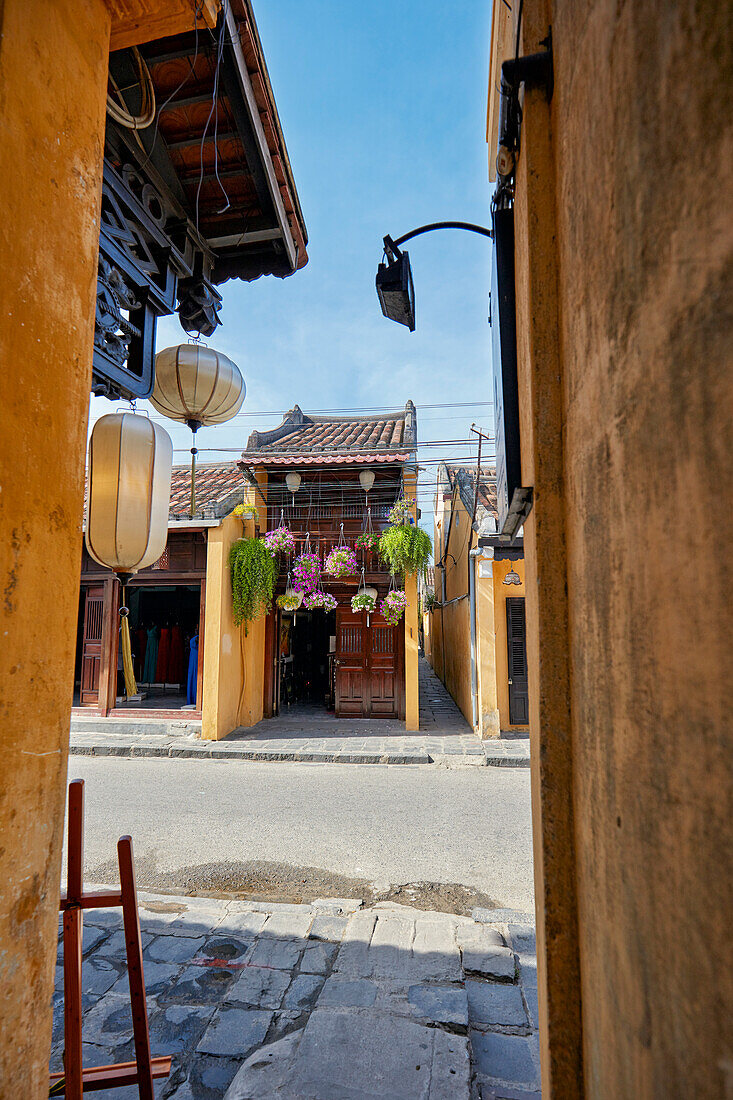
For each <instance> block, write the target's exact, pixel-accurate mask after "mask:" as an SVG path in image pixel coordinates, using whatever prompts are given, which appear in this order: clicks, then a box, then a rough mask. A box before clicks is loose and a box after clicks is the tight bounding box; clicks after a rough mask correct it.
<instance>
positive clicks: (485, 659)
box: [426, 489, 524, 738]
mask: <svg viewBox="0 0 733 1100" xmlns="http://www.w3.org/2000/svg"><path fill="white" fill-rule="evenodd" d="M451 514H452V517H453V518H452V522H450V536H448V528H449V520H450V516H451ZM470 519H471V517H470V515H469V513H468V511H467V509H466V507H465V505H464V504H463V501H462V500H461V498H460V495H459V493H458V490H457V489H456V490H455V491H454V494H453V498H452V500H451V501H450V502H445V503H443V502H441V503H440V504H439V505H438V509H437V511H436V518H435V546H436V555H437V554H439V553H440V547H441V545H443V544H444V543H445V539H446V538H448V547H447V553H445V552H444V563H445V564H444V570H445V589H446V591H445V596H446V604H445V606H443V607H439V606H436V607H435V609H434V610H433V612H432V613H431V614H429V615H426V619H429V620H430V626H429V630H428V633H429V634H430V651H429V654H428V653H427V652H426V656H428V659H429V660H430V663H431V665H432V667H433V669H434V670H435V673H436V675H437V676H438V677H439V678H440V679H441V680H442V681H443V683H444V684H445V685H446V687H447V688H448V691H449V692H450V693H451V695H452V696H453V698H454V699H455V701H456V703H457V704H458V706H459V707H460V709H461V712H462V713H463V716H464V718H465V719H466V721H467V722H468V723H469V725H470V724H471V723H472V719H473V708H472V701H471V622H470V604H469V599H468V560H469V552H470V550H471V549H473V548H474V547H475V546H476V545H477V543H478V536H477V535H476V532H475V531H473V530H472V529H471V525H470ZM441 538H442V540H443V541H442V542H441ZM454 558H455V561H454V560H453V559H454ZM481 560H482V559H480V558H479V559H477V562H476V564H475V566H474V568H475V578H476V643H477V681H478V683H477V687H478V697H477V712H478V725H477V731H476V732H477V733H480V736H481V737H483V738H486V737H498V736H499V735H500V732H501V730H502V729H509V728H521V727H510V726H509V710H508V706H509V702H508V684H507V683H506V677H507V671H506V668H507V657H506V618H504V627H503V636H502V634H501V621H500V620H501V616H502V615H504V616H505V617H506V611H505V608H504V603H503V601H504V600H505V598H506V589H505V590H504V592H502V591H501V588H500V587H499V588H497V583H496V580H495V579H493V578H492V576H487V577H482V576H481V575H480V573H481V570H480V568H479V562H480V561H481ZM483 560H487V559H486V558H484V559H483ZM503 564H504V563H493V570H496V568H497V565H503ZM442 572H443V569H441V568H439V567H436V570H435V598H436V601H438V602H440V600H441V598H442V580H441V576H442ZM520 575H521V574H520ZM503 576H504V571H502V570H501V569H500V570H499V577H500V580H499V585H500V583H501V579H502V578H503ZM512 591H513V593H515V594H517V595H522V594H523V593H524V589H523V588H521V589H520V588H519V586H516V587H513V590H512ZM458 597H464V598H462V599H458ZM454 599H456V602H455V603H451V602H450V601H451V600H454ZM497 630H498V634H497ZM502 646H503V650H502V649H501V647H502ZM502 652H503V664H502V659H501V658H502ZM502 676H503V677H504V681H503V684H502V681H501V679H500V677H502ZM502 687H503V700H504V713H503V714H502V711H501V699H502Z"/></svg>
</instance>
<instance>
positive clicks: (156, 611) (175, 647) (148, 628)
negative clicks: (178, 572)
mask: <svg viewBox="0 0 733 1100" xmlns="http://www.w3.org/2000/svg"><path fill="white" fill-rule="evenodd" d="M127 591H128V606H129V608H130V618H129V622H130V640H131V642H132V661H133V667H134V669H135V679H136V681H137V687H138V693H139V694H140V695H143V694H145V696H146V697H145V698H144V701H142V705H143V706H144V707H156V708H158V707H170V708H171V709H173V710H175V709H177V708H178V707H195V706H196V687H197V679H198V634H199V613H200V607H201V587H200V585H198V584H177V585H154V586H153V585H150V586H148V585H140V587H134V586H131V587H130V588H128V590H127ZM117 665H118V691H117V695H118V702H117V705H118V706H125V705H129V704H128V701H127V699H126V698H125V695H124V688H123V681H122V677H121V669H120V661H119V660H118V662H117ZM120 696H122V699H121V700H120Z"/></svg>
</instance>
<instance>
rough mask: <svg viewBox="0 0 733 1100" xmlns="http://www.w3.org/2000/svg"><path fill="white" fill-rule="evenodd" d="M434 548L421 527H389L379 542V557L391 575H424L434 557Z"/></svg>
mask: <svg viewBox="0 0 733 1100" xmlns="http://www.w3.org/2000/svg"><path fill="white" fill-rule="evenodd" d="M432 551H433V546H432V543H431V541H430V538H429V536H428V535H427V534H426V533H425V531H423V529H422V528H421V527H412V526H409V527H402V526H399V527H388V528H387V529H386V531H384V532H383V534H382V537H381V538H380V540H379V555H380V557H381V558H382V559H383V560H384V561H385V562H386V563H387V566H388V568H389V571H390V573H394V574H395V576H397V575H399V576H403V575H404V574H405V573H423V572H424V571H425V569H426V567H427V564H428V562H429V561H430V558H431V556H432Z"/></svg>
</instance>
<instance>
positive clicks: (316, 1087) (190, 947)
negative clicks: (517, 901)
mask: <svg viewBox="0 0 733 1100" xmlns="http://www.w3.org/2000/svg"><path fill="white" fill-rule="evenodd" d="M530 921H531V918H530V917H528V916H526V915H522V914H517V913H515V912H514V911H511V910H474V912H473V917H472V918H471V917H457V916H452V915H449V914H443V913H434V912H430V913H425V912H420V911H418V910H414V909H410V908H407V907H405V906H399V905H395V904H391V903H380V904H378V905H376V906H374V907H373V908H370V909H362V908H361V903H360V902H359V901H354V900H352V899H338V898H331V899H324V900H321V901H316V902H313V903H312V904H311V905H276V904H270V903H262V904H259V903H253V902H233V901H220V900H216V899H209V898H191V897H172V896H169V895H155V894H141V895H140V924H141V929H142V934H143V947H144V958H145V982H146V989H147V994H148V1012H149V1019H150V1035H151V1043H152V1049H153V1054H154V1055H161V1054H172V1055H173V1069H172V1073H171V1077H170V1078H169V1080H168V1081H161V1082H158V1083H157V1086H156V1097H157V1098H159V1100H163V1098H166V1100H167V1098H172V1100H221V1098H222V1097H226V1100H250V1098H255V1097H259V1098H273V1100H274V1098H277V1097H282V1098H283V1100H284V1098H286V1097H287V1098H288V1100H357V1098H359V1100H360V1098H362V1097H363V1098H371V1100H412V1098H415V1100H418V1098H419V1100H449V1098H450V1100H469V1098H470V1100H498V1098H501V1097H506V1098H510V1100H529V1098H530V1097H533V1098H536V1097H539V1068H538V1067H539V1060H538V1057H539V1056H538V1040H537V978H536V961H535V938H534V927H533V925H532V924H531V923H530ZM83 950H84V961H83V966H82V981H83V1005H84V1015H83V1029H82V1035H83V1039H84V1059H85V1064H86V1065H90V1066H92V1065H100V1064H105V1063H108V1062H111V1061H126V1060H129V1059H131V1058H132V1057H133V1056H134V1055H133V1045H132V1020H131V1016H130V1008H129V998H128V988H127V976H126V972H125V963H124V957H125V956H124V937H123V933H122V925H121V916H120V915H119V913H118V911H117V910H96V911H90V912H88V913H86V914H85V917H84V941H83ZM61 958H62V955H61V945H60V946H59V963H60V962H61ZM62 973H63V970H62V967H61V966H60V965H59V966H57V971H56V977H57V989H56V992H55V994H54V1025H53V1048H52V1058H51V1068H52V1069H58V1068H61V1058H62V1047H63V994H62V986H61V982H62ZM136 1095H137V1091H136V1088H135V1087H134V1086H132V1087H128V1088H124V1089H122V1088H121V1089H115V1090H109V1091H107V1092H105V1096H106V1097H108V1098H109V1100H123V1098H124V1100H128V1098H129V1100H132V1098H133V1097H134V1096H136Z"/></svg>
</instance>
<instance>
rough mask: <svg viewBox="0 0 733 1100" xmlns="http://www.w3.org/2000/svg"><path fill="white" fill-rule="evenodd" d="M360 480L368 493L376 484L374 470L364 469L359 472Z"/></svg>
mask: <svg viewBox="0 0 733 1100" xmlns="http://www.w3.org/2000/svg"><path fill="white" fill-rule="evenodd" d="M359 481H360V482H361V487H362V489H363V490H364V492H365V493H368V492H369V490H370V489H371V487H372V485H373V484H374V470H362V471H361V473H360V474H359Z"/></svg>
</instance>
